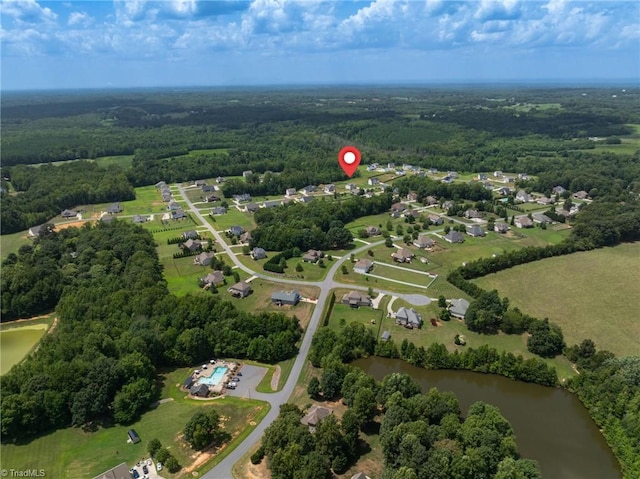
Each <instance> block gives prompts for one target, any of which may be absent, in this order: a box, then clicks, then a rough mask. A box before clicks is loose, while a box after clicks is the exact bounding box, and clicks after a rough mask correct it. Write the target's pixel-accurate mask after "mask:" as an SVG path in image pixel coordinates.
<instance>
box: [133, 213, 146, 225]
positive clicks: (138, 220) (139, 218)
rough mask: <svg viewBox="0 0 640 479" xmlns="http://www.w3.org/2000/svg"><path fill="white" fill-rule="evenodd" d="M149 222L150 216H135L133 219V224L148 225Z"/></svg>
mask: <svg viewBox="0 0 640 479" xmlns="http://www.w3.org/2000/svg"><path fill="white" fill-rule="evenodd" d="M148 220H149V217H148V216H143V215H135V216H134V217H133V222H134V223H146V222H147V221H148Z"/></svg>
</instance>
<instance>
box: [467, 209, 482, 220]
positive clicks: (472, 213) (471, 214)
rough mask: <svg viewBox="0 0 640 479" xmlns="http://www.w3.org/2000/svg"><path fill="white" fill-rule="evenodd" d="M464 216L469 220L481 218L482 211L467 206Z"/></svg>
mask: <svg viewBox="0 0 640 479" xmlns="http://www.w3.org/2000/svg"><path fill="white" fill-rule="evenodd" d="M464 217H465V218H468V219H470V220H479V219H481V218H482V213H480V212H479V211H478V210H476V209H475V208H469V209H468V210H466V211H465V212H464Z"/></svg>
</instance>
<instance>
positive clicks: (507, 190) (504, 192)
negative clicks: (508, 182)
mask: <svg viewBox="0 0 640 479" xmlns="http://www.w3.org/2000/svg"><path fill="white" fill-rule="evenodd" d="M498 194H499V195H501V196H509V195H510V194H511V189H510V188H507V187H506V186H503V187H502V188H500V189H499V190H498Z"/></svg>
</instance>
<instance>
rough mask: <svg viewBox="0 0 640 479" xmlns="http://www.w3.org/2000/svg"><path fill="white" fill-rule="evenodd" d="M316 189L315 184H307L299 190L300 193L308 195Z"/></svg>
mask: <svg viewBox="0 0 640 479" xmlns="http://www.w3.org/2000/svg"><path fill="white" fill-rule="evenodd" d="M316 191H318V187H317V186H315V185H307V186H305V187H304V188H302V189H301V190H300V193H302V194H304V195H310V194H311V193H315V192H316Z"/></svg>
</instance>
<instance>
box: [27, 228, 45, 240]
mask: <svg viewBox="0 0 640 479" xmlns="http://www.w3.org/2000/svg"><path fill="white" fill-rule="evenodd" d="M43 226H44V225H40V226H32V227H31V228H29V236H31V237H32V238H33V237H35V236H39V235H40V231H42V227H43Z"/></svg>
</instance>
